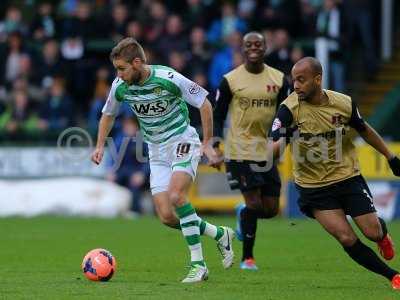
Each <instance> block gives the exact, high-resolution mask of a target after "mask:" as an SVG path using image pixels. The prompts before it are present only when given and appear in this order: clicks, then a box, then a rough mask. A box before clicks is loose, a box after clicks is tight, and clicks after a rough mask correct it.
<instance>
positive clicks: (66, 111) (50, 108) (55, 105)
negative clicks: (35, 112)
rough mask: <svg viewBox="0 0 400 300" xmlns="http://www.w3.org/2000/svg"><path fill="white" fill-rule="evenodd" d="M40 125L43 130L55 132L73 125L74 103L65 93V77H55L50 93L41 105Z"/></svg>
mask: <svg viewBox="0 0 400 300" xmlns="http://www.w3.org/2000/svg"><path fill="white" fill-rule="evenodd" d="M39 118H40V121H39V126H40V128H41V129H42V130H49V131H51V132H53V133H55V132H60V131H61V130H63V129H65V128H67V127H69V126H71V125H72V118H73V112H72V103H71V100H70V98H69V97H68V96H67V95H66V94H65V83H64V79H63V78H55V79H54V80H53V83H52V85H51V88H50V95H49V96H48V98H47V99H46V100H45V102H44V103H43V104H42V105H41V107H40V113H39Z"/></svg>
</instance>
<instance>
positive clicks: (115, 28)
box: [111, 3, 129, 42]
mask: <svg viewBox="0 0 400 300" xmlns="http://www.w3.org/2000/svg"><path fill="white" fill-rule="evenodd" d="M128 17H129V13H128V9H127V7H126V6H125V5H124V4H121V3H117V4H116V5H114V7H113V9H112V23H111V38H112V39H113V40H114V41H115V42H117V41H119V40H121V39H122V38H123V37H124V33H125V29H126V27H127V23H128Z"/></svg>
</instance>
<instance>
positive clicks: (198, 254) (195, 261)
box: [176, 203, 205, 266]
mask: <svg viewBox="0 0 400 300" xmlns="http://www.w3.org/2000/svg"><path fill="white" fill-rule="evenodd" d="M176 214H177V215H178V218H179V222H180V226H181V231H182V234H183V236H184V237H185V240H186V242H187V244H188V246H189V250H190V256H191V264H192V265H202V266H204V265H205V263H204V259H203V251H202V247H201V242H200V228H199V218H198V216H197V214H196V211H195V209H194V208H193V206H192V205H191V204H190V203H186V204H184V205H182V206H180V207H177V208H176Z"/></svg>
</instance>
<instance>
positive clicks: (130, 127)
mask: <svg viewBox="0 0 400 300" xmlns="http://www.w3.org/2000/svg"><path fill="white" fill-rule="evenodd" d="M138 129H139V127H138V124H137V121H136V119H135V118H129V117H127V118H124V119H123V120H122V132H121V133H120V134H118V135H117V136H116V137H115V138H114V144H115V150H116V152H115V153H118V154H120V155H121V154H123V156H122V160H121V161H118V159H121V158H118V159H116V158H115V157H114V158H111V159H110V160H109V162H108V165H109V173H108V175H107V179H108V180H110V181H114V182H117V183H118V184H120V185H122V186H125V187H127V188H128V189H129V190H130V191H131V194H132V205H131V214H129V215H128V217H129V216H131V217H135V216H137V215H139V214H141V213H142V203H141V201H142V194H143V191H144V188H145V186H146V184H147V182H148V179H149V175H150V167H149V164H148V159H147V157H148V150H147V145H146V144H144V143H143V142H141V143H140V142H139V139H138V138H137V137H138V136H137V133H138ZM139 150H141V151H140V152H139ZM118 163H120V165H119V167H118ZM116 167H118V168H116Z"/></svg>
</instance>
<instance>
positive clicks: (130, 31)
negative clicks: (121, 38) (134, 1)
mask: <svg viewBox="0 0 400 300" xmlns="http://www.w3.org/2000/svg"><path fill="white" fill-rule="evenodd" d="M125 35H126V36H129V37H133V38H134V39H135V40H137V41H138V42H139V43H142V42H144V33H143V26H142V24H140V22H139V21H135V20H133V21H129V22H128V24H127V25H126V33H125Z"/></svg>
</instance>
